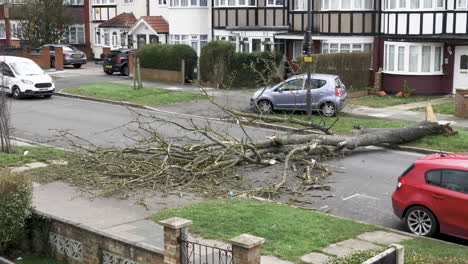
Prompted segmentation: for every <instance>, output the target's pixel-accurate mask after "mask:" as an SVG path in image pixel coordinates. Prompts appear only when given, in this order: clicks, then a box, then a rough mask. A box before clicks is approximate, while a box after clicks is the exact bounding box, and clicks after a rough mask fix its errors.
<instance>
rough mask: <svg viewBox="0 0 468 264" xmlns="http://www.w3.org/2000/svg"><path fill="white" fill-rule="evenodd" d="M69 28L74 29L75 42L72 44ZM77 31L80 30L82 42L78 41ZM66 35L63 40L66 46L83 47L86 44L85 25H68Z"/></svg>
mask: <svg viewBox="0 0 468 264" xmlns="http://www.w3.org/2000/svg"><path fill="white" fill-rule="evenodd" d="M71 28H74V29H75V40H76V41H74V42H72V41H71V35H70V34H71ZM78 29H81V30H82V32H83V41H82V42H80V41H79V39H80V38H79V34H78ZM67 32H68V34H66V37H67V39H66V40H65V42H66V43H67V44H72V45H84V44H86V33H85V25H83V24H74V25H70V26H69V27H68V30H67Z"/></svg>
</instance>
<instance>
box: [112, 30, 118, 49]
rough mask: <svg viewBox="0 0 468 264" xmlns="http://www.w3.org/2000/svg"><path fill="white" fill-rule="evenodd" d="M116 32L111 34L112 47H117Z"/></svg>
mask: <svg viewBox="0 0 468 264" xmlns="http://www.w3.org/2000/svg"><path fill="white" fill-rule="evenodd" d="M117 45H118V43H117V32H112V46H114V47H115V46H117Z"/></svg>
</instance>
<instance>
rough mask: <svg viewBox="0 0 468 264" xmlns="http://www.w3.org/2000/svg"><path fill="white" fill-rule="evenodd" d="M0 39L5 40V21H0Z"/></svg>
mask: <svg viewBox="0 0 468 264" xmlns="http://www.w3.org/2000/svg"><path fill="white" fill-rule="evenodd" d="M0 39H6V28H5V20H0Z"/></svg>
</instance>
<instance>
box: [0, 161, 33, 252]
mask: <svg viewBox="0 0 468 264" xmlns="http://www.w3.org/2000/svg"><path fill="white" fill-rule="evenodd" d="M31 201H32V185H31V182H30V181H29V179H28V178H27V177H26V176H24V175H23V174H16V173H10V172H9V171H7V170H2V171H0V252H2V251H3V250H4V249H5V248H6V246H7V244H8V243H10V242H12V241H13V240H14V238H15V237H16V236H17V235H18V234H19V233H20V232H21V231H23V229H24V227H25V223H26V220H27V219H28V217H29V216H30V215H31V210H32V207H31Z"/></svg>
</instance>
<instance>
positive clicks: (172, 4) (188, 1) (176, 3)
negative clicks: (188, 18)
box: [158, 0, 227, 8]
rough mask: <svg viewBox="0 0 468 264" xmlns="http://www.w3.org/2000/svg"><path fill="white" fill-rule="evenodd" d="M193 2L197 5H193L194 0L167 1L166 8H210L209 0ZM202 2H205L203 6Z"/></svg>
mask: <svg viewBox="0 0 468 264" xmlns="http://www.w3.org/2000/svg"><path fill="white" fill-rule="evenodd" d="M158 1H160V0H158ZM193 1H195V4H193V2H192V0H166V6H169V7H170V8H189V7H196V8H208V0H193ZM226 1H227V0H226ZM202 2H203V5H201V3H202ZM158 3H159V2H158ZM183 3H185V5H182V4H183ZM160 6H165V5H164V4H160Z"/></svg>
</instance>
